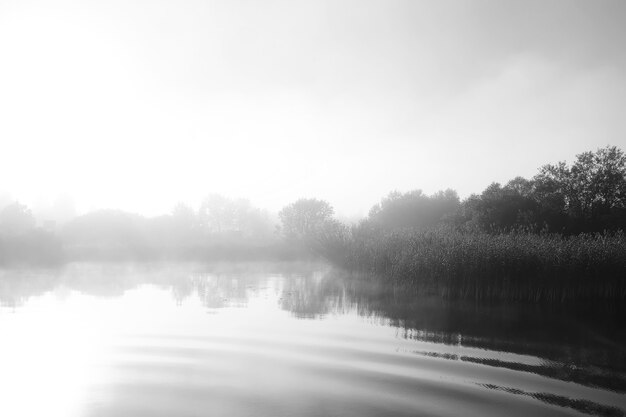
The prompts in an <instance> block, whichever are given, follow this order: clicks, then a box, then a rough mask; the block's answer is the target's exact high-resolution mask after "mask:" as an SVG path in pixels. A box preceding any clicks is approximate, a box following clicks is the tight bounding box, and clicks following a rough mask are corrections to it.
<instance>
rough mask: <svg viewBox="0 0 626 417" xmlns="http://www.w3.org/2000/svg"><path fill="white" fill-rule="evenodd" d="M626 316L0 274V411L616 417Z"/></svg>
mask: <svg viewBox="0 0 626 417" xmlns="http://www.w3.org/2000/svg"><path fill="white" fill-rule="evenodd" d="M622 317H623V315H622V314H620V313H618V312H613V311H606V312H602V313H597V312H596V313H594V314H590V313H589V312H585V311H555V310H551V311H547V310H545V309H543V310H542V309H539V308H537V307H530V306H525V307H522V306H516V305H508V306H477V305H474V304H463V305H461V304H457V303H455V304H454V305H449V304H446V303H444V302H442V301H441V300H438V299H429V298H421V297H415V296H411V295H409V294H406V293H405V292H402V291H394V290H393V288H385V287H384V286H381V285H375V284H373V283H368V282H364V281H362V280H360V281H359V280H354V279H351V278H349V277H347V276H345V274H341V273H339V272H336V271H332V270H330V269H328V268H327V267H325V266H323V265H302V264H280V265H278V264H246V265H212V266H198V265H169V264H161V265H143V266H132V265H108V266H107V265H71V266H68V267H65V268H63V269H59V270H53V271H50V270H36V271H33V270H12V271H2V272H0V416H12V417H18V416H28V417H32V416H62V417H71V416H178V417H185V416H213V415H215V416H224V415H229V416H272V417H274V416H359V417H362V416H416V415H423V416H449V415H463V416H481V417H482V416H490V415H493V416H501V415H507V416H516V415H519V416H529V415H532V416H541V415H549V416H557V415H624V413H625V411H624V410H626V394H625V393H626V352H625V349H624V346H625V345H624V341H625V340H626V335H625V332H626V331H625V326H624V323H623V322H620V320H623V319H622Z"/></svg>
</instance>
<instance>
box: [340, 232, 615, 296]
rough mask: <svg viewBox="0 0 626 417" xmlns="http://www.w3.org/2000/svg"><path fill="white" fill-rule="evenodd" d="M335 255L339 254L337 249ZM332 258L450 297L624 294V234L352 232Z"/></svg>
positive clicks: (394, 281)
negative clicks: (569, 235)
mask: <svg viewBox="0 0 626 417" xmlns="http://www.w3.org/2000/svg"><path fill="white" fill-rule="evenodd" d="M335 253H337V251H335ZM334 261H335V262H336V263H339V264H341V265H342V266H344V267H348V268H349V269H354V270H362V271H367V272H370V273H373V274H376V275H379V276H381V277H383V279H386V280H389V281H392V282H393V283H399V284H404V285H408V286H413V287H419V288H423V289H427V290H428V291H430V292H435V293H439V294H440V295H442V296H444V297H450V298H473V299H476V300H494V299H500V300H503V299H504V300H523V301H537V302H539V301H548V302H567V301H579V300H590V301H597V300H611V301H621V300H625V299H626V236H624V234H623V233H618V234H612V235H609V234H586V235H578V236H571V237H563V236H560V235H556V234H532V233H525V232H514V233H503V234H495V235H494V234H487V233H481V232H462V231H456V230H452V229H437V230H430V231H403V232H394V233H384V232H381V231H372V230H369V231H362V230H361V231H360V230H358V229H355V230H353V231H352V233H351V234H350V237H349V238H347V239H345V240H344V242H343V244H342V250H341V252H340V256H335V257H334Z"/></svg>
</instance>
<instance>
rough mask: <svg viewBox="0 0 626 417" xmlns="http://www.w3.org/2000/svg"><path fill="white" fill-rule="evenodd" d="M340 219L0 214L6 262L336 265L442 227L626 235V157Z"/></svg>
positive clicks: (246, 211)
mask: <svg viewBox="0 0 626 417" xmlns="http://www.w3.org/2000/svg"><path fill="white" fill-rule="evenodd" d="M334 214H335V212H334V209H333V207H332V206H331V205H330V203H328V202H327V201H324V200H319V199H315V198H308V199H307V198H305V199H299V200H297V201H295V202H293V203H291V204H289V205H287V206H285V207H283V209H282V210H281V211H280V212H279V213H278V214H277V215H273V214H272V213H270V212H268V211H266V210H262V209H259V208H257V207H254V206H253V205H252V204H251V203H250V202H249V201H248V200H245V199H231V198H226V197H224V196H221V195H217V194H211V195H209V196H207V197H206V198H205V199H204V200H203V201H202V203H201V204H200V205H199V206H198V207H196V208H194V207H191V206H189V205H186V204H182V203H181V204H178V205H176V206H175V207H174V209H173V210H172V211H171V213H169V214H166V215H163V216H158V217H152V218H146V217H144V216H140V215H137V214H132V213H128V212H124V211H120V210H98V211H94V212H91V213H87V214H85V215H82V216H78V217H75V218H74V219H72V220H71V221H69V222H68V223H66V224H65V225H63V226H62V227H59V228H56V229H54V230H50V229H49V228H48V229H47V228H42V227H37V226H36V221H35V218H34V216H33V215H32V213H31V211H30V210H29V208H28V207H26V206H25V205H23V204H20V203H19V202H15V203H13V204H9V205H7V206H5V207H3V208H2V209H0V262H4V263H7V262H9V261H11V260H14V259H18V260H19V259H24V260H27V261H28V260H37V259H44V260H54V259H69V260H72V259H100V258H111V259H118V258H140V259H150V258H155V257H162V256H165V257H168V256H169V257H173V258H180V257H182V258H194V259H205V258H211V257H214V258H215V257H217V258H219V257H221V256H223V257H229V256H231V255H233V254H237V256H239V257H246V256H257V255H258V254H259V253H261V254H262V255H263V256H270V257H272V256H285V257H303V256H319V255H321V256H324V257H327V258H333V257H335V258H336V257H340V256H343V255H342V254H345V252H346V248H347V247H348V246H350V247H351V250H352V251H354V247H355V245H356V243H355V242H363V241H365V239H366V238H367V239H368V240H370V241H371V240H377V239H378V240H382V239H383V238H384V236H386V235H388V234H392V233H398V232H405V233H406V232H409V231H412V232H415V231H425V230H431V229H435V228H442V227H445V228H448V229H453V230H454V231H455V232H458V233H463V234H470V233H484V234H490V235H497V234H502V233H513V232H525V233H532V234H539V235H541V234H546V233H551V234H559V235H562V236H576V235H579V234H581V233H594V232H611V233H615V232H618V231H623V230H624V228H625V227H626V155H625V154H624V152H623V151H622V150H620V149H618V148H617V147H615V146H607V147H605V148H601V149H598V150H596V151H593V152H592V151H589V152H584V153H582V154H579V155H577V156H576V159H575V161H574V162H573V163H572V164H567V163H565V162H559V163H556V164H548V165H545V166H543V167H541V168H539V169H538V172H537V174H536V175H535V176H534V177H532V178H530V179H526V178H522V177H516V178H514V179H512V180H510V181H509V182H507V183H506V184H504V185H502V184H499V183H493V184H491V185H489V186H488V187H487V188H486V189H485V190H484V191H483V192H482V193H480V194H473V195H471V196H469V197H468V198H466V199H464V200H461V199H460V198H459V196H458V194H457V193H456V192H455V191H454V190H451V189H448V190H444V191H440V192H437V193H434V194H432V195H427V194H425V193H424V192H422V191H421V190H413V191H409V192H405V193H402V192H398V191H394V192H391V193H390V194H389V195H387V196H386V197H384V198H382V199H381V200H380V202H379V203H378V204H375V205H374V206H373V207H372V208H371V209H370V211H369V214H368V215H367V217H366V218H365V219H362V220H361V221H360V222H359V223H358V224H355V225H346V224H343V223H341V222H340V221H338V220H337V219H336V218H335V216H334Z"/></svg>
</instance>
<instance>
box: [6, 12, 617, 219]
mask: <svg viewBox="0 0 626 417" xmlns="http://www.w3.org/2000/svg"><path fill="white" fill-rule="evenodd" d="M624 21H626V2H623V1H619V0H617V1H543V0H542V1H523V2H522V1H516V2H508V1H501V0H497V1H495V0H494V1H472V2H466V1H387V0H385V1H383V0H381V1H361V0H359V1H307V2H302V1H263V2H254V1H221V2H213V1H184V2H181V1H174V0H160V1H141V0H123V1H122V0H119V1H75V2H73V1H11V0H0V145H1V152H0V190H2V191H3V192H4V193H5V194H3V195H4V197H7V194H6V193H10V196H8V197H7V198H17V199H19V200H21V201H23V202H25V203H27V204H30V205H37V204H39V205H46V204H47V205H49V206H50V205H54V204H55V203H54V201H56V200H57V199H58V196H59V195H61V196H63V195H65V196H67V195H71V196H72V198H73V199H74V200H75V202H76V204H77V207H78V209H79V211H85V210H89V209H94V208H104V207H117V208H122V209H125V210H130V211H136V212H141V213H144V214H149V215H152V214H159V213H164V212H168V211H169V210H170V209H171V208H172V206H173V205H174V204H175V203H176V202H177V201H187V202H189V203H191V204H197V203H198V202H199V201H200V200H201V199H202V198H203V197H204V196H205V195H207V194H208V193H211V192H216V193H222V194H225V195H227V196H232V197H247V198H249V199H250V200H251V201H252V202H253V203H254V204H256V205H258V206H261V207H266V208H269V209H272V210H278V209H280V207H282V206H283V205H285V204H288V203H290V202H291V201H293V200H295V199H297V198H299V197H318V198H323V199H326V200H328V201H329V202H330V203H331V204H332V205H333V206H335V207H336V209H337V211H338V212H340V213H342V214H346V215H354V214H362V213H365V212H367V210H368V209H369V208H370V206H371V205H372V204H374V203H375V202H376V201H378V200H379V199H380V198H381V197H382V196H384V195H386V194H387V193H388V192H389V191H391V190H394V189H398V190H401V191H406V190H410V189H414V188H421V189H423V190H425V191H426V192H428V193H431V192H434V191H437V190H439V189H442V188H448V187H450V188H454V189H456V190H458V191H459V193H460V194H461V196H466V195H468V194H470V193H472V192H480V191H481V190H482V189H484V188H485V187H486V186H487V185H488V184H489V183H490V182H492V181H500V182H504V181H507V180H508V179H510V178H513V177H515V176H517V175H522V176H526V177H531V176H532V175H534V173H535V172H536V169H537V168H538V167H539V166H540V165H542V164H545V163H549V162H556V161H558V160H562V159H568V160H571V159H572V158H573V157H574V155H575V154H577V153H580V152H582V151H586V150H594V149H596V148H598V147H602V146H605V145H607V144H611V145H617V146H619V147H622V148H624V147H626V118H625V117H624V114H623V111H624V109H626V71H625V69H626V65H625V64H626V61H625V58H626V52H625V51H626V48H624V44H625V41H626V25H624ZM60 201H61V203H59V204H61V205H62V204H63V201H65V202H67V201H68V198H67V197H63V198H61V200H60Z"/></svg>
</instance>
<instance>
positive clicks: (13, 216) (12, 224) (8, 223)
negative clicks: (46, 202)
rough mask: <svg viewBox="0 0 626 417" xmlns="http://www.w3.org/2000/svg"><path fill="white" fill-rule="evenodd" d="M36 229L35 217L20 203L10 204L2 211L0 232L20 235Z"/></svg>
mask: <svg viewBox="0 0 626 417" xmlns="http://www.w3.org/2000/svg"><path fill="white" fill-rule="evenodd" d="M34 228H35V217H34V216H33V213H32V212H31V211H30V209H29V208H28V207H26V206H25V205H24V204H20V203H19V202H17V201H16V202H15V203H13V204H9V205H8V206H6V207H5V208H3V209H2V211H0V231H1V232H3V233H5V234H20V233H23V232H26V231H29V230H32V229H34Z"/></svg>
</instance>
